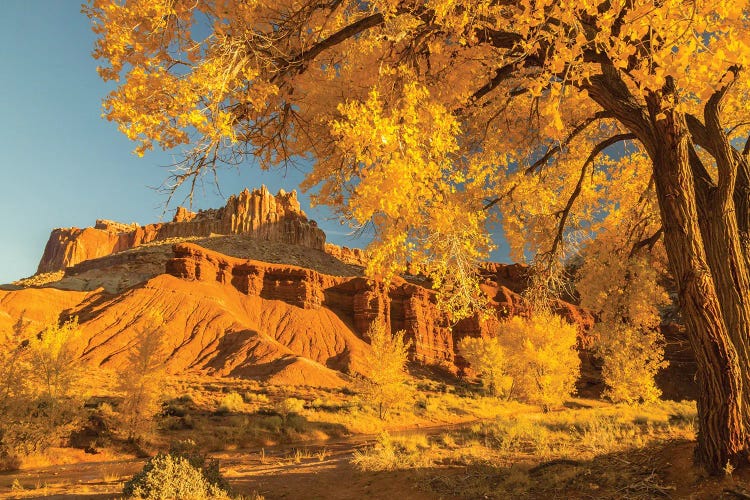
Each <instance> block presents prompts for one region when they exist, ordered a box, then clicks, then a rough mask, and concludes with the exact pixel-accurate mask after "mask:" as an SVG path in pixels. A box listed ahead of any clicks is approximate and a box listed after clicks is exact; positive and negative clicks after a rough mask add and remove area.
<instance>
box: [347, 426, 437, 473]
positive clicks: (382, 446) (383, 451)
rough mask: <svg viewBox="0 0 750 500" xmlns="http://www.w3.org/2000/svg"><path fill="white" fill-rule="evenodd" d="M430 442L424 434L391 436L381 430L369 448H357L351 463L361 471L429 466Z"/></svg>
mask: <svg viewBox="0 0 750 500" xmlns="http://www.w3.org/2000/svg"><path fill="white" fill-rule="evenodd" d="M429 449H430V444H429V442H428V440H427V436H425V435H416V436H410V437H391V435H390V434H388V433H387V432H383V433H382V434H381V435H380V436H379V437H378V441H377V443H375V445H374V446H372V447H370V448H365V449H364V450H362V451H360V450H357V451H355V452H354V455H353V456H352V463H353V464H354V465H356V466H357V467H358V468H359V469H360V470H363V471H382V470H396V469H412V468H415V467H429V466H430V465H431V460H430V459H429V456H428V453H427V452H428V451H429Z"/></svg>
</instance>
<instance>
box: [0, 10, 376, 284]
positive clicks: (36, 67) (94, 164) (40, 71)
mask: <svg viewBox="0 0 750 500" xmlns="http://www.w3.org/2000/svg"><path fill="white" fill-rule="evenodd" d="M80 6H81V2H80V0H2V11H3V12H2V16H0V110H1V111H2V115H1V116H0V152H1V154H2V156H0V176H1V179H2V181H1V182H0V217H2V219H1V220H2V225H3V228H2V234H3V239H2V242H1V243H0V283H7V282H10V281H13V280H15V279H18V278H21V277H25V276H30V275H32V274H34V272H36V266H37V264H38V263H39V258H40V257H41V255H42V252H43V251H44V245H45V243H46V241H47V238H48V236H49V233H50V231H51V230H52V229H53V228H55V227H72V226H76V227H87V226H92V225H93V224H94V222H95V220H96V219H112V220H117V221H120V222H126V223H129V222H138V223H140V224H147V223H150V222H156V221H158V220H160V219H161V218H162V214H163V211H164V203H165V201H166V197H165V195H164V194H163V193H160V192H157V191H156V190H154V189H152V188H153V187H155V186H159V185H160V184H161V183H162V182H163V181H164V180H165V179H166V178H167V176H168V169H167V168H166V167H164V166H165V165H169V164H171V163H173V162H174V161H175V159H176V158H175V157H174V156H173V155H172V154H170V153H165V152H156V153H147V154H146V156H145V157H143V158H138V157H137V156H135V155H133V154H132V150H133V148H134V144H133V143H131V142H130V141H128V140H127V139H126V138H125V137H124V136H123V135H121V134H120V133H119V132H118V131H117V129H116V127H115V125H114V124H112V123H109V122H107V121H106V120H104V119H102V118H101V100H102V98H103V97H104V96H105V95H106V93H107V92H108V91H109V90H110V89H111V86H109V85H108V84H105V83H104V82H102V80H100V79H99V76H98V75H97V73H96V65H97V64H96V62H95V61H94V60H93V59H92V58H91V56H90V53H91V49H92V47H93V42H94V34H93V33H92V32H91V29H90V26H89V21H88V19H87V18H86V17H85V16H84V15H83V14H81V13H80ZM301 179H302V173H301V172H298V171H293V170H289V171H287V172H278V171H277V172H261V171H259V170H258V169H257V168H253V167H251V166H246V167H243V168H240V169H239V171H238V170H229V169H227V170H224V171H222V173H221V176H220V187H221V192H222V194H224V195H225V196H229V195H230V194H233V193H235V192H238V191H240V190H242V189H243V188H244V187H250V188H254V187H259V186H260V185H261V184H265V185H266V186H268V187H269V189H270V190H271V191H273V192H276V191H277V190H278V189H279V188H284V189H286V190H287V191H289V190H291V189H295V188H296V187H297V185H298V184H299V182H300V180H301ZM180 200H181V198H178V200H177V201H180ZM300 201H301V204H302V207H303V209H304V210H305V211H306V212H307V214H308V216H310V217H311V218H313V219H315V220H317V222H318V224H319V225H320V226H321V227H322V228H323V229H324V230H325V231H326V233H327V235H328V240H329V241H332V242H334V243H337V244H343V245H347V246H355V247H356V246H363V245H364V244H365V242H364V241H362V240H353V239H352V238H351V237H349V236H346V233H347V231H348V229H347V228H346V227H342V226H340V225H339V224H338V222H337V221H336V220H335V218H334V217H333V216H332V214H331V212H330V211H328V210H326V209H325V208H322V207H318V208H315V209H310V208H309V201H308V197H307V196H305V195H304V194H303V193H300ZM223 204H224V201H223V198H222V197H221V196H220V195H219V194H218V192H217V190H216V189H215V187H214V186H213V185H211V184H210V183H208V184H206V186H205V189H203V190H200V191H199V192H197V193H196V198H195V200H194V204H193V208H208V207H218V206H221V205H223ZM174 208H175V207H174V206H171V207H170V208H169V212H168V213H167V214H166V215H165V216H164V217H163V218H164V219H170V218H171V214H172V212H173V209H174Z"/></svg>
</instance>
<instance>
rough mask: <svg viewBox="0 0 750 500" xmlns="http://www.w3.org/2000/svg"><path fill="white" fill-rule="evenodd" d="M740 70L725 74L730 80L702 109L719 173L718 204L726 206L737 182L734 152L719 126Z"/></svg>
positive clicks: (735, 69) (732, 70)
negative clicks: (724, 106)
mask: <svg viewBox="0 0 750 500" xmlns="http://www.w3.org/2000/svg"><path fill="white" fill-rule="evenodd" d="M739 72H740V68H738V67H734V66H733V67H732V68H730V69H729V71H728V72H727V74H730V73H731V74H732V80H731V81H730V82H729V83H727V84H726V85H724V86H723V87H721V88H720V89H719V90H717V91H716V92H714V93H713V95H711V97H710V98H709V99H708V102H707V103H706V105H705V107H704V108H703V116H704V119H705V121H706V132H707V133H708V140H709V142H710V143H711V145H712V146H713V150H714V155H713V156H714V158H715V159H716V167H717V170H718V172H719V179H718V188H719V190H718V194H719V202H720V203H721V204H722V205H723V206H726V205H727V204H728V203H729V202H730V201H731V200H732V195H733V194H734V187H735V182H736V180H737V159H736V155H735V152H736V151H735V150H734V148H732V146H731V145H730V144H729V138H728V137H727V134H726V132H725V131H724V128H722V126H721V116H720V114H721V109H722V107H723V103H724V98H725V97H726V95H727V92H729V90H730V89H731V88H732V86H733V85H734V83H735V82H736V81H737V77H738V74H739Z"/></svg>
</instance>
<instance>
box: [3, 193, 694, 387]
mask: <svg viewBox="0 0 750 500" xmlns="http://www.w3.org/2000/svg"><path fill="white" fill-rule="evenodd" d="M217 235H224V236H217ZM175 239H177V240H175ZM188 240H190V241H188ZM175 241H177V242H176V243H174V242H175ZM365 259H366V256H365V254H364V253H363V252H362V251H360V250H350V249H347V248H341V247H336V246H334V245H329V244H326V243H325V234H324V233H323V231H322V230H320V229H319V228H318V227H317V224H316V223H315V222H314V221H311V220H308V219H307V217H306V216H305V214H304V212H302V210H301V209H300V206H299V202H298V201H297V196H296V193H295V192H294V191H292V192H290V193H285V192H283V191H281V192H279V193H278V194H277V195H275V196H274V195H272V194H270V193H269V192H268V190H266V189H265V187H263V188H261V189H259V190H254V191H252V192H250V191H247V190H245V191H243V192H242V193H240V194H239V195H237V196H232V197H230V198H229V200H228V202H227V204H226V206H225V207H224V208H221V209H218V210H207V211H202V212H198V213H192V212H189V211H187V210H185V209H183V208H180V209H178V210H177V214H176V215H175V218H174V220H173V221H172V222H170V223H165V224H151V225H147V226H138V225H124V224H118V223H112V222H106V223H105V222H101V221H99V222H97V226H96V227H94V228H87V229H76V228H72V229H55V230H54V231H53V232H52V234H51V236H50V240H49V242H48V243H47V246H46V249H45V252H44V256H43V257H42V261H41V262H40V264H39V271H40V273H43V272H48V271H57V272H56V273H52V274H49V273H48V274H38V276H35V277H32V278H30V279H27V280H22V281H20V282H17V283H16V284H15V285H13V286H5V287H2V288H4V289H0V335H2V334H3V333H4V332H10V331H11V330H12V326H13V325H14V324H15V323H16V322H17V321H18V319H19V318H20V317H21V316H22V315H23V317H24V318H25V319H26V320H28V321H31V325H32V326H33V327H34V326H35V327H37V328H41V327H42V325H44V324H46V323H49V322H51V321H61V320H64V319H66V318H68V317H74V316H75V317H78V320H79V323H80V325H81V329H82V332H83V335H82V336H81V337H80V339H79V352H80V356H81V358H82V360H83V361H84V362H86V363H88V364H89V365H91V366H95V367H102V368H106V369H115V370H116V369H117V368H118V367H120V366H122V365H123V363H125V362H126V358H127V353H128V350H129V349H130V348H131V347H132V346H133V344H134V342H135V341H136V338H137V336H138V334H139V332H141V331H142V330H143V329H144V328H147V326H148V315H147V313H148V312H149V311H158V312H160V313H161V314H162V316H163V318H164V326H163V333H164V334H165V335H166V338H167V346H168V349H169V352H170V355H169V358H168V360H167V366H168V369H169V370H170V371H171V372H173V373H200V374H206V375H212V376H232V377H245V378H254V379H258V380H262V381H266V382H269V383H277V384H290V385H315V386H324V387H339V386H342V385H344V384H346V383H347V377H348V375H349V374H351V373H354V372H357V371H359V369H360V368H361V363H362V358H363V354H364V353H365V352H366V350H367V349H369V344H368V342H367V340H368V339H367V337H366V333H367V330H368V328H369V326H370V324H371V323H372V322H373V321H376V320H384V321H385V322H386V324H387V325H388V326H389V327H390V329H391V330H392V331H396V330H402V329H403V330H405V331H406V338H407V339H410V340H412V343H413V348H412V352H411V357H412V359H413V360H414V361H416V362H419V363H422V364H425V365H431V366H437V367H440V368H442V369H445V370H448V371H451V372H456V371H460V370H462V369H463V368H464V367H465V365H464V363H463V362H462V360H461V358H460V356H457V352H456V345H457V343H458V341H459V340H460V339H461V338H463V337H465V336H482V335H488V334H490V332H492V331H495V330H496V329H497V328H498V324H499V322H500V321H501V320H502V319H503V318H504V317H507V316H508V315H517V314H525V312H526V311H525V307H524V304H523V300H522V299H521V296H520V292H522V291H523V289H524V283H525V272H526V268H525V266H523V265H519V264H514V265H504V264H487V265H485V266H483V268H482V270H481V273H482V279H483V284H482V288H483V290H484V292H485V293H486V294H487V295H488V297H489V298H490V303H491V305H492V306H493V307H494V310H495V312H496V314H495V317H494V318H492V319H490V320H480V319H479V318H478V317H473V318H469V319H465V320H462V321H459V322H458V323H453V322H451V321H450V319H449V318H448V317H447V316H446V315H445V314H443V313H442V312H440V311H439V310H438V309H437V307H436V306H435V297H434V292H433V291H432V290H430V289H429V288H428V287H427V286H426V285H427V284H426V282H425V280H424V279H420V278H419V277H414V276H410V277H409V276H407V278H408V279H403V278H396V279H394V280H392V281H391V282H390V283H388V284H385V283H383V282H380V281H374V280H371V279H367V278H366V277H364V276H363V274H362V268H361V267H359V266H361V265H362V264H363V263H364V262H365ZM558 310H559V312H560V313H561V314H563V315H564V316H565V317H566V318H568V319H569V320H570V321H572V322H574V323H576V324H578V325H579V327H580V331H581V336H580V342H579V343H580V347H581V348H582V352H583V354H582V356H583V358H584V361H585V363H584V366H585V367H587V369H586V370H584V377H583V379H582V385H583V386H584V389H585V386H586V385H587V384H588V385H594V384H596V380H595V379H596V375H595V373H594V371H595V370H594V367H593V366H592V364H591V362H590V356H587V355H586V354H585V348H587V347H588V346H589V343H590V339H589V338H588V337H587V335H586V331H587V330H588V328H589V327H590V326H591V325H592V324H593V321H594V319H593V317H592V316H591V315H590V314H589V313H587V312H586V311H585V310H582V309H580V308H578V307H576V306H575V305H572V304H568V303H565V302H562V301H560V302H559V303H558ZM30 331H34V328H31V329H30ZM686 362H688V363H689V360H688V361H686Z"/></svg>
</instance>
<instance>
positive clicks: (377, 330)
mask: <svg viewBox="0 0 750 500" xmlns="http://www.w3.org/2000/svg"><path fill="white" fill-rule="evenodd" d="M404 333H405V332H404V331H403V330H401V331H398V332H396V333H394V334H391V333H390V332H389V331H388V330H386V328H385V325H383V324H382V323H380V322H375V323H373V324H372V325H371V326H370V328H369V330H368V331H367V335H368V337H370V350H369V351H368V352H367V354H366V355H365V359H364V365H365V373H363V374H361V375H363V376H364V377H363V378H361V379H360V380H359V382H358V386H359V390H360V392H361V393H362V395H363V396H364V399H365V401H367V403H368V404H371V405H373V406H374V407H375V408H376V409H377V410H378V416H379V417H380V418H381V419H385V416H386V414H387V413H388V412H389V411H390V410H391V409H392V408H394V407H396V406H398V405H399V404H403V403H404V402H405V401H407V400H408V399H409V388H408V387H407V386H406V385H405V383H406V381H407V379H408V377H407V375H406V373H405V371H404V370H405V369H406V361H407V359H408V354H409V347H410V345H411V342H404Z"/></svg>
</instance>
